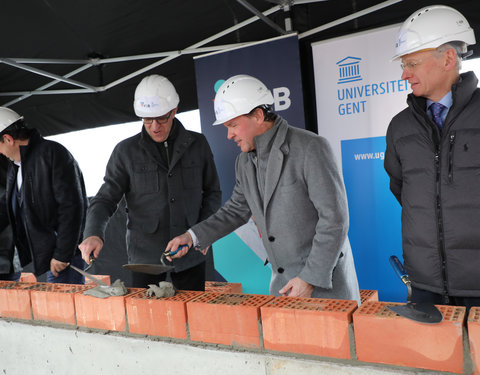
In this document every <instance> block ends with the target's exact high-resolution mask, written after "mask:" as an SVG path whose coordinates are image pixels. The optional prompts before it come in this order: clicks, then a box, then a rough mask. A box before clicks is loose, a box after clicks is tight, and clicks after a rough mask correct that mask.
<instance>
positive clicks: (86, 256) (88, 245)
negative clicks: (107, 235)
mask: <svg viewBox="0 0 480 375" xmlns="http://www.w3.org/2000/svg"><path fill="white" fill-rule="evenodd" d="M102 247H103V241H102V239H101V238H100V237H98V236H90V237H87V238H85V239H84V240H83V242H82V243H81V244H80V245H78V248H79V249H80V251H81V252H82V258H83V260H84V261H85V263H87V264H90V254H91V253H93V257H94V258H98V255H99V254H100V251H101V250H102Z"/></svg>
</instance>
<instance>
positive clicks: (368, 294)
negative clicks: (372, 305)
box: [360, 289, 378, 303]
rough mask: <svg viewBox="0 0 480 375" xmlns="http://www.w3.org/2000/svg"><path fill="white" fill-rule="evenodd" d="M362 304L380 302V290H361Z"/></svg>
mask: <svg viewBox="0 0 480 375" xmlns="http://www.w3.org/2000/svg"><path fill="white" fill-rule="evenodd" d="M360 302H361V303H365V302H378V290H367V289H361V290H360Z"/></svg>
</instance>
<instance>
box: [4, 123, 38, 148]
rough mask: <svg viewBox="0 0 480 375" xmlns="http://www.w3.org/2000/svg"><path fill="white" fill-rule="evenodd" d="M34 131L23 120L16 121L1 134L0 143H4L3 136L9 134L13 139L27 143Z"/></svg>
mask: <svg viewBox="0 0 480 375" xmlns="http://www.w3.org/2000/svg"><path fill="white" fill-rule="evenodd" d="M32 132H33V129H30V128H27V125H26V124H25V121H24V120H23V119H20V120H17V121H15V122H14V123H13V124H11V125H10V126H9V127H8V128H6V129H5V130H4V131H2V132H1V133H0V142H2V143H3V136H4V135H5V134H8V135H9V136H11V137H12V138H13V139H16V140H20V141H25V140H27V139H30V137H31V135H32Z"/></svg>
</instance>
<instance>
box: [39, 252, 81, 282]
mask: <svg viewBox="0 0 480 375" xmlns="http://www.w3.org/2000/svg"><path fill="white" fill-rule="evenodd" d="M70 264H72V265H74V266H75V267H77V268H80V269H81V270H83V269H84V268H85V266H86V263H85V261H84V260H83V259H82V254H81V253H80V252H79V253H78V254H75V255H74V256H73V257H72V260H71V261H70ZM47 283H55V284H58V283H60V284H85V277H84V276H83V275H81V274H79V273H78V272H77V271H75V270H74V269H73V268H70V267H67V268H65V269H64V270H63V271H60V272H59V273H58V276H53V273H52V272H51V271H47Z"/></svg>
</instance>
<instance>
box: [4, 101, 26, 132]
mask: <svg viewBox="0 0 480 375" xmlns="http://www.w3.org/2000/svg"><path fill="white" fill-rule="evenodd" d="M22 119H23V116H20V115H19V114H18V113H17V112H15V111H13V110H11V109H10V108H7V107H0V133H1V132H3V131H4V130H5V129H6V128H8V127H9V126H10V125H12V124H13V123H15V122H17V121H18V120H22Z"/></svg>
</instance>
